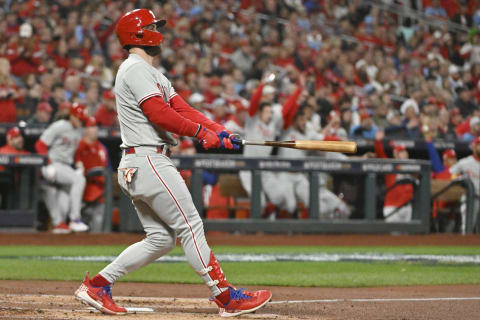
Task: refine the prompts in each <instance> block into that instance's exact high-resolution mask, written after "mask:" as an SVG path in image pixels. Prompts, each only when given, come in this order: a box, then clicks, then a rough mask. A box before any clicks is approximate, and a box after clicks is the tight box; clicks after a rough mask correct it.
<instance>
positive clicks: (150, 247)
mask: <svg viewBox="0 0 480 320" xmlns="http://www.w3.org/2000/svg"><path fill="white" fill-rule="evenodd" d="M128 169H133V171H134V174H133V176H132V178H131V181H130V182H128V181H127V180H126V179H125V172H127V170H128ZM118 183H119V184H120V187H121V189H122V190H123V191H124V192H125V193H126V194H127V195H128V196H129V197H130V198H131V200H132V203H133V204H134V206H135V209H136V211H137V214H138V217H139V219H140V222H141V223H142V225H143V228H144V230H145V233H146V238H145V239H143V240H142V241H140V242H137V243H135V244H133V245H131V246H130V247H128V248H127V249H125V250H124V251H123V252H122V253H121V254H120V255H119V256H118V257H117V258H116V259H115V260H114V261H113V262H112V263H110V264H109V265H108V266H106V267H105V268H104V269H103V270H102V271H100V274H101V275H102V276H103V277H104V278H105V279H107V280H108V281H109V282H111V283H113V282H115V281H116V280H117V279H118V278H120V277H122V276H123V275H125V274H127V273H129V272H132V271H134V270H137V269H139V268H141V267H143V266H145V265H147V264H149V263H151V262H153V261H155V260H156V259H158V258H160V257H161V256H163V255H165V254H167V253H168V252H169V251H170V250H172V249H173V248H174V247H175V244H176V238H177V237H179V238H180V239H181V244H182V247H183V250H184V251H185V255H186V257H187V260H188V263H189V264H190V266H191V267H192V268H193V269H194V270H195V271H196V272H197V273H198V274H199V275H200V276H201V277H202V279H203V280H204V282H205V283H206V284H207V285H208V284H209V283H210V284H211V283H212V282H213V281H212V278H211V277H210V276H209V275H208V273H206V272H205V270H206V269H207V267H208V264H209V262H210V252H211V250H210V247H209V246H208V244H207V241H206V239H205V233H204V230H203V222H202V219H201V218H200V216H199V214H198V212H197V209H196V208H195V206H194V204H193V201H192V197H191V195H190V192H189V190H188V188H187V186H186V184H185V181H184V180H183V178H182V177H181V176H180V173H179V172H178V170H177V168H176V167H175V165H174V164H173V162H172V161H171V160H170V158H168V157H167V156H165V155H163V154H159V153H156V148H154V147H136V148H135V154H127V155H125V154H124V155H123V157H122V160H121V161H120V165H119V167H118ZM210 289H211V291H212V294H213V295H214V296H216V295H218V294H220V293H221V290H220V289H219V288H218V287H217V286H215V285H214V286H210Z"/></svg>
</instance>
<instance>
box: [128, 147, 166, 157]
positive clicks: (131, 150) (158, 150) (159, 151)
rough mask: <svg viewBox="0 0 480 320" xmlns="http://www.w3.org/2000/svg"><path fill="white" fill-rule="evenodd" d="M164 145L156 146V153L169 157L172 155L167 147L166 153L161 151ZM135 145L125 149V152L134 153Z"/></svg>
mask: <svg viewBox="0 0 480 320" xmlns="http://www.w3.org/2000/svg"><path fill="white" fill-rule="evenodd" d="M163 149H164V146H158V147H157V153H161V154H165V155H166V156H167V157H170V156H171V155H172V152H171V151H170V149H167V151H166V153H163ZM135 153H136V152H135V147H130V148H127V149H125V154H135Z"/></svg>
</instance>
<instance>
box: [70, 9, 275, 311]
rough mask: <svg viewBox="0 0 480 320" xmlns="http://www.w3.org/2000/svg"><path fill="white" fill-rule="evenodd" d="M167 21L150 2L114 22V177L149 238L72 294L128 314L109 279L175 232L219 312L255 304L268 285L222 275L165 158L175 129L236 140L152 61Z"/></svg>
mask: <svg viewBox="0 0 480 320" xmlns="http://www.w3.org/2000/svg"><path fill="white" fill-rule="evenodd" d="M165 23H166V21H165V20H156V19H155V16H154V14H153V13H152V12H151V11H150V10H146V9H136V10H133V11H131V12H127V13H126V14H125V15H124V16H122V17H121V18H120V19H119V20H118V22H117V26H116V34H117V37H118V39H119V41H120V44H121V45H122V47H123V48H124V49H126V50H127V51H128V52H129V57H128V58H127V59H126V60H125V61H124V62H123V63H122V64H121V66H120V68H119V70H118V73H117V77H116V81H115V99H116V106H117V113H118V120H119V123H120V132H121V138H122V144H121V146H120V147H121V148H122V150H123V156H122V159H121V161H120V165H119V168H118V180H119V181H118V182H119V184H120V187H121V189H122V190H123V191H124V192H125V193H126V194H127V195H129V196H130V198H131V200H132V203H133V204H134V206H135V208H136V211H137V214H138V217H139V219H140V221H141V223H142V225H143V228H144V230H145V232H146V238H145V239H144V240H142V241H140V242H137V243H135V244H133V245H131V246H130V247H128V248H127V249H125V250H124V251H123V252H122V253H121V254H120V255H119V256H118V257H117V258H116V259H115V260H114V261H113V262H112V263H110V264H109V265H108V266H106V267H105V268H104V269H103V270H101V271H100V272H99V273H98V274H97V275H96V276H95V277H93V278H92V279H89V276H88V272H87V274H86V276H85V279H84V281H83V283H82V285H81V286H80V287H79V288H78V290H77V291H76V292H75V296H76V297H77V299H79V300H81V301H82V302H84V303H86V304H89V305H90V306H92V307H94V308H96V309H98V310H100V311H102V312H104V313H107V314H125V313H126V309H125V308H123V307H119V306H118V305H116V304H115V302H114V301H113V299H112V296H111V291H110V285H111V284H112V283H114V282H115V281H116V280H117V279H119V278H120V277H122V276H124V275H125V274H127V273H129V272H132V271H134V270H137V269H139V268H141V267H143V266H145V265H147V264H149V263H151V262H153V261H155V260H156V259H158V258H160V257H161V256H163V255H165V254H166V253H168V252H169V251H170V250H172V249H173V248H174V247H175V242H176V238H177V237H178V238H180V239H181V243H182V247H183V250H184V251H185V255H186V257H187V260H188V262H189V264H190V265H191V267H192V268H193V269H194V270H195V271H196V272H197V273H198V274H199V276H200V277H201V278H202V279H203V281H204V282H205V284H206V285H207V286H208V287H209V288H210V290H211V292H212V295H213V297H212V300H213V301H214V302H215V303H216V304H217V305H218V306H219V308H220V311H219V314H220V315H221V316H235V315H239V314H243V313H248V312H253V311H255V310H257V309H258V308H260V307H262V306H263V305H265V304H266V303H267V302H268V301H269V300H270V299H271V293H270V291H268V290H261V291H255V292H246V291H244V289H239V290H237V289H235V288H234V287H233V286H232V285H231V284H229V283H228V282H227V280H226V278H225V275H224V273H223V271H222V269H221V268H220V264H219V262H218V261H217V259H216V258H215V255H214V254H213V252H212V250H211V249H210V247H209V246H208V244H207V241H206V239H205V234H204V231H203V223H202V220H201V218H200V216H199V214H198V212H197V210H196V209H195V206H194V204H193V201H192V198H191V196H190V194H189V191H188V189H187V186H186V185H185V182H184V181H183V179H182V177H181V176H180V173H179V172H178V171H177V169H176V168H175V165H174V164H173V162H172V161H171V160H170V158H169V154H170V152H169V146H171V145H175V144H176V141H175V139H174V138H173V137H172V133H174V134H178V135H179V136H189V137H196V138H197V139H199V140H200V142H201V144H202V145H203V147H204V148H205V149H211V148H226V149H233V148H234V146H233V143H232V140H231V139H230V137H231V133H229V132H227V131H226V130H225V129H224V128H223V127H222V126H221V125H219V124H217V123H215V122H213V121H211V120H209V119H207V118H206V117H204V116H203V115H202V114H201V113H200V112H198V111H197V110H195V109H193V108H192V107H190V106H189V105H188V104H187V103H186V102H185V101H184V100H183V99H182V98H181V97H180V96H179V95H177V94H176V92H175V90H174V88H173V87H172V85H171V83H170V81H169V80H168V79H167V78H166V77H165V76H164V75H163V74H162V73H160V71H158V70H157V69H155V68H154V67H153V66H152V63H153V59H154V57H156V56H158V55H159V54H160V50H161V49H160V43H161V42H162V39H163V35H162V34H161V33H160V32H158V31H157V28H159V27H161V26H163V25H165ZM232 139H233V138H232Z"/></svg>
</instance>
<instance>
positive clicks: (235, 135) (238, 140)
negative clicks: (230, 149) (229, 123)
mask: <svg viewBox="0 0 480 320" xmlns="http://www.w3.org/2000/svg"><path fill="white" fill-rule="evenodd" d="M228 138H230V140H232V143H234V144H236V145H239V146H241V145H244V144H245V140H242V137H241V136H240V135H239V134H238V133H232V134H231V135H230V136H229V137H228Z"/></svg>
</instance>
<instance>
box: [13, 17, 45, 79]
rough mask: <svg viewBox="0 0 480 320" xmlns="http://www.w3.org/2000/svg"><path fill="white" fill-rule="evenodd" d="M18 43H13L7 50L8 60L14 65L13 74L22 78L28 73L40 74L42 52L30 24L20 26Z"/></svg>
mask: <svg viewBox="0 0 480 320" xmlns="http://www.w3.org/2000/svg"><path fill="white" fill-rule="evenodd" d="M18 35H19V39H18V41H15V42H12V43H11V44H10V45H9V46H8V49H7V58H8V60H9V61H10V64H11V65H12V73H13V74H14V75H16V76H17V77H22V76H24V75H26V74H28V73H38V67H39V66H40V63H41V57H42V51H41V49H40V46H39V45H38V41H36V39H35V38H33V37H32V36H33V28H32V25H31V24H29V23H24V24H22V25H21V26H20V29H19V32H18Z"/></svg>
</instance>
